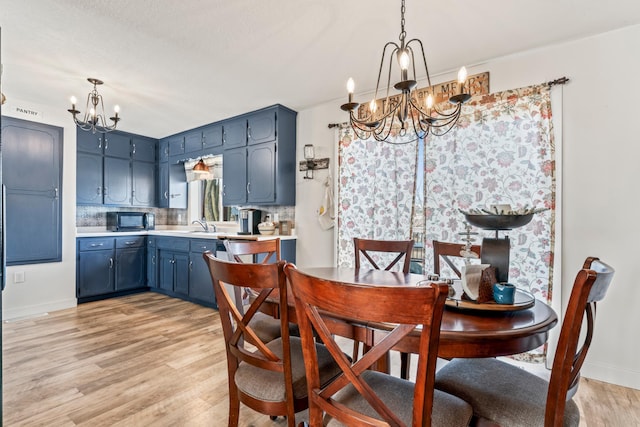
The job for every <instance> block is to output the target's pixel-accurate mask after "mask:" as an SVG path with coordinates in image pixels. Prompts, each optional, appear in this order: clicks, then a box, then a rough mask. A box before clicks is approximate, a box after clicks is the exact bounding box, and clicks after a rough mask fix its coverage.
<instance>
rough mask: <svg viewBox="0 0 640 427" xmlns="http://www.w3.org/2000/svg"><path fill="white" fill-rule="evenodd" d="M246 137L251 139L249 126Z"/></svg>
mask: <svg viewBox="0 0 640 427" xmlns="http://www.w3.org/2000/svg"><path fill="white" fill-rule="evenodd" d="M247 138H248V139H251V126H247Z"/></svg>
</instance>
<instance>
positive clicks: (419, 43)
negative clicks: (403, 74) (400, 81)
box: [407, 39, 431, 87]
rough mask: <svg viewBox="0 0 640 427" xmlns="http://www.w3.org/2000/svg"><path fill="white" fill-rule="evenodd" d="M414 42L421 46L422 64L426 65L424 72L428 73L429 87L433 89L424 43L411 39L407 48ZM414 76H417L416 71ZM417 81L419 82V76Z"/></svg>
mask: <svg viewBox="0 0 640 427" xmlns="http://www.w3.org/2000/svg"><path fill="white" fill-rule="evenodd" d="M413 42H416V43H418V45H420V53H421V54H422V62H423V64H424V71H425V72H426V73H427V86H428V87H431V76H429V66H428V65H427V57H426V55H425V54H424V46H423V45H422V41H421V40H420V39H411V40H409V42H408V43H407V47H408V46H409V45H410V44H411V43H413ZM414 63H415V61H414ZM414 74H415V69H414ZM416 80H417V76H416Z"/></svg>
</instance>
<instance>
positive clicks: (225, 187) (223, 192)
mask: <svg viewBox="0 0 640 427" xmlns="http://www.w3.org/2000/svg"><path fill="white" fill-rule="evenodd" d="M222 182H224V179H223V180H222ZM222 195H223V196H226V195H227V186H226V185H225V184H222Z"/></svg>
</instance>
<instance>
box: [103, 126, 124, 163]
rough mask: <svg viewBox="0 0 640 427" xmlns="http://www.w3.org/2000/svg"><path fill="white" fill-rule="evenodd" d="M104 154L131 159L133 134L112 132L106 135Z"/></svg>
mask: <svg viewBox="0 0 640 427" xmlns="http://www.w3.org/2000/svg"><path fill="white" fill-rule="evenodd" d="M103 138H104V144H103V146H104V155H105V156H110V157H119V158H121V159H129V158H130V157H131V135H129V134H127V133H123V132H111V133H108V134H106V135H104V137H103Z"/></svg>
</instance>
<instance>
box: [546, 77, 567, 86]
mask: <svg viewBox="0 0 640 427" xmlns="http://www.w3.org/2000/svg"><path fill="white" fill-rule="evenodd" d="M567 83H569V78H567V77H560V78H559V79H555V80H551V81H550V82H547V84H548V85H549V86H555V85H564V84H567Z"/></svg>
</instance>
